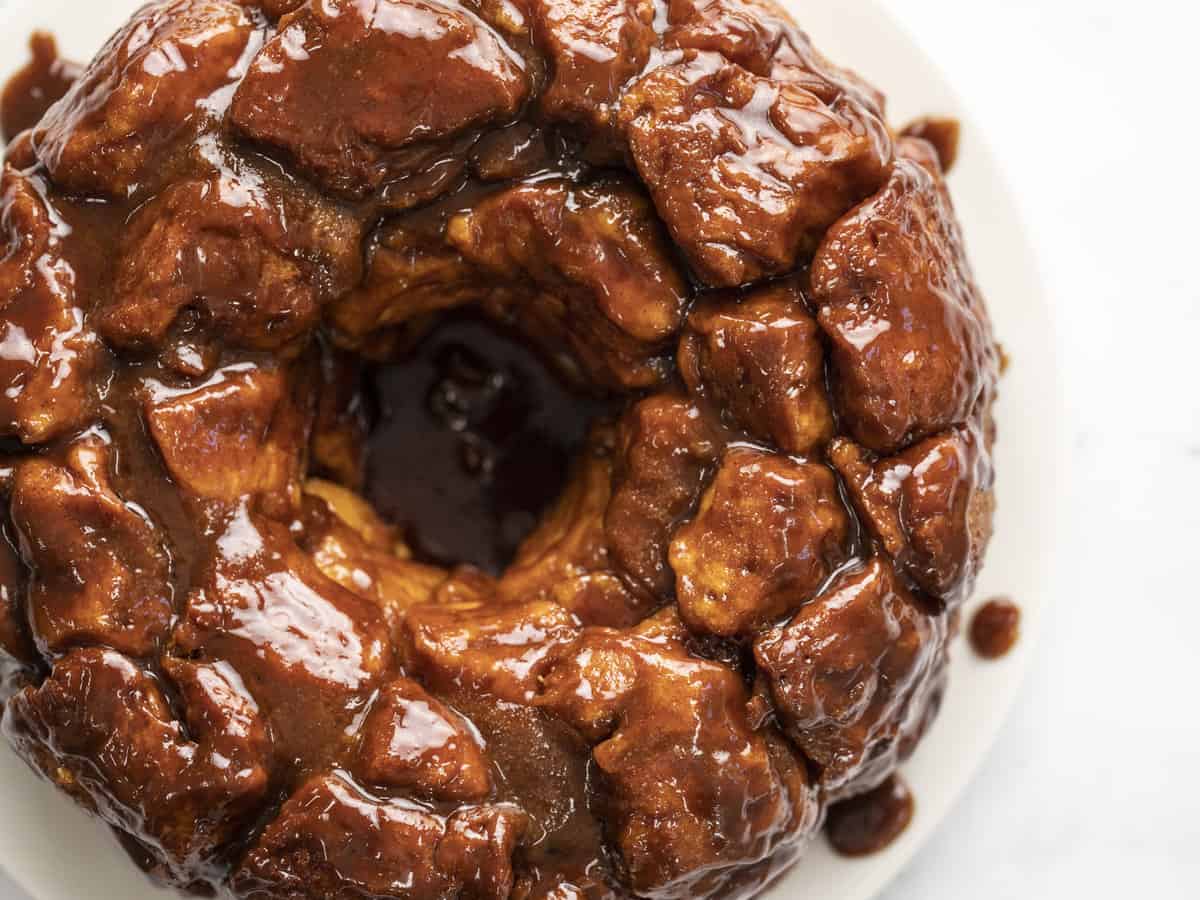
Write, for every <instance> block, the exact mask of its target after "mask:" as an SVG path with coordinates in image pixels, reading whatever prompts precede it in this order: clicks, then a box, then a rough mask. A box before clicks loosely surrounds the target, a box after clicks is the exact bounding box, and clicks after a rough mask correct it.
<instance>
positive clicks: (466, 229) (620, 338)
mask: <svg viewBox="0 0 1200 900" xmlns="http://www.w3.org/2000/svg"><path fill="white" fill-rule="evenodd" d="M447 236H448V238H449V240H450V243H451V244H453V245H454V247H456V248H457V249H458V250H459V252H461V253H462V254H463V256H464V257H466V258H467V260H468V261H470V262H472V263H474V264H475V265H476V266H478V267H479V268H480V269H482V270H483V271H484V272H485V273H487V274H488V275H490V276H491V277H492V278H502V279H505V281H507V282H508V284H507V286H506V287H505V288H502V289H499V290H496V291H494V292H493V293H492V295H491V297H490V299H489V301H488V302H489V305H491V306H492V307H493V309H494V310H495V311H496V313H497V314H498V315H500V316H502V317H504V318H510V319H511V320H513V321H514V322H515V323H516V324H517V325H518V327H520V328H521V329H522V330H523V331H524V332H526V334H528V335H529V336H530V337H531V338H532V340H533V341H534V342H535V343H537V344H538V345H540V346H541V347H543V348H544V349H545V350H546V352H548V353H550V354H551V355H553V356H555V357H557V358H564V349H569V350H570V356H569V357H565V358H564V359H563V362H564V365H565V366H566V367H567V368H568V369H582V371H583V373H584V375H585V376H586V378H587V379H589V380H593V381H594V382H597V383H599V384H600V385H601V386H604V387H609V388H614V389H632V388H640V387H650V386H652V385H654V384H656V383H658V382H660V381H661V380H662V379H663V378H664V372H663V360H662V356H663V355H664V352H665V351H666V350H667V346H666V345H667V342H668V341H669V340H670V339H671V338H672V337H673V336H674V335H675V334H676V333H677V332H678V330H679V328H680V327H681V326H682V324H683V314H684V307H685V305H686V303H687V285H686V284H685V282H684V280H683V277H682V275H680V273H679V272H678V270H677V269H676V267H675V265H674V263H673V262H672V260H671V257H670V253H669V251H668V249H667V244H666V241H665V240H664V236H663V234H662V233H661V230H660V226H659V225H658V223H657V221H656V220H655V217H654V213H653V210H652V209H651V208H650V204H649V203H648V202H647V200H646V198H645V196H644V195H643V194H642V193H641V192H640V191H639V190H638V189H637V188H636V187H635V186H634V185H633V184H632V183H631V182H628V181H626V180H624V179H606V180H600V181H594V182H590V183H586V184H584V185H582V186H580V185H576V184H573V183H571V182H570V181H567V180H564V179H548V180H543V181H537V182H533V183H529V184H519V185H517V186H515V187H513V188H510V189H508V190H505V191H501V192H500V193H498V194H494V195H492V196H490V197H488V198H486V199H484V200H483V201H481V202H480V203H478V204H477V205H476V206H475V207H473V208H472V209H470V210H469V211H467V212H466V213H464V214H462V215H460V216H457V217H455V218H454V219H452V220H451V221H450V223H449V226H448V229H447ZM530 282H532V285H533V288H534V289H533V290H530V289H529V287H528V285H529V283H530ZM564 345H565V346H564ZM572 358H573V360H574V361H573V362H572V361H571V359H572Z"/></svg>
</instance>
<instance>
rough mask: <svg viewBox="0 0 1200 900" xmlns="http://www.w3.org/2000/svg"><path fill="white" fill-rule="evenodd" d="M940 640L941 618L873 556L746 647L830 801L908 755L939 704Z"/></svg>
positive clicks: (872, 782)
mask: <svg viewBox="0 0 1200 900" xmlns="http://www.w3.org/2000/svg"><path fill="white" fill-rule="evenodd" d="M945 640H946V620H945V618H944V617H943V616H937V615H932V614H931V613H930V612H929V611H927V610H926V609H924V608H922V606H921V605H920V604H919V603H918V601H917V600H916V599H915V598H914V597H913V595H912V594H911V593H909V591H907V590H906V589H905V588H904V586H903V585H902V584H900V582H899V581H898V579H897V578H896V575H895V572H894V570H893V569H892V565H891V562H890V561H888V560H887V559H880V558H876V559H873V560H872V561H871V562H870V563H868V564H867V565H866V566H865V567H863V568H861V569H858V570H857V571H852V572H848V573H846V574H845V575H843V576H841V577H839V578H838V579H837V580H836V581H835V582H834V583H833V584H832V585H831V586H830V587H829V588H828V589H827V590H825V591H824V592H822V593H821V594H820V595H819V596H818V597H816V598H815V599H814V600H813V601H812V602H810V603H808V604H806V605H805V606H803V607H801V609H800V611H799V612H798V613H797V614H796V615H795V617H794V618H793V619H792V620H791V621H790V622H789V623H788V624H786V625H784V626H781V627H779V628H776V629H773V630H772V631H770V632H767V633H766V634H764V635H763V636H761V637H760V638H759V639H758V640H757V641H756V642H755V644H754V657H755V659H756V660H757V662H758V665H759V672H760V675H761V677H762V678H763V679H764V681H765V684H766V688H767V690H768V692H769V695H770V698H771V700H772V701H773V703H774V706H775V709H776V711H777V713H778V715H779V718H780V721H781V724H782V725H783V728H784V730H785V732H786V733H787V734H788V736H789V737H791V739H792V740H793V741H795V743H796V746H798V747H799V748H800V749H801V750H802V751H803V752H804V755H805V756H807V757H808V758H809V759H810V760H812V761H813V762H814V763H816V764H817V765H819V766H821V768H822V771H821V786H822V787H823V788H824V789H825V790H826V791H827V792H829V793H830V794H831V795H832V796H834V797H838V796H848V795H853V794H857V793H862V792H863V791H866V790H870V789H871V788H872V787H874V786H876V785H877V784H878V783H879V782H880V781H882V780H883V779H884V778H885V777H886V776H887V775H888V774H889V773H890V772H891V771H892V770H893V769H894V768H895V766H896V764H897V762H898V760H899V759H900V758H901V757H902V754H903V752H904V751H905V749H906V748H909V749H910V748H911V741H912V740H913V739H914V736H915V735H917V734H919V732H920V731H921V730H922V729H923V728H924V726H925V723H926V721H927V717H928V715H929V714H930V712H931V709H936V701H937V698H938V697H940V688H941V678H942V670H943V668H944V666H945Z"/></svg>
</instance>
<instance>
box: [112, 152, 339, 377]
mask: <svg viewBox="0 0 1200 900" xmlns="http://www.w3.org/2000/svg"><path fill="white" fill-rule="evenodd" d="M360 242H361V233H360V226H359V224H358V222H356V221H355V220H354V219H353V218H352V217H351V216H349V215H348V214H346V213H345V212H344V211H343V210H341V209H340V208H339V207H338V206H336V205H334V204H333V203H332V202H331V201H329V200H327V199H325V198H323V197H321V196H320V195H318V194H316V193H315V192H310V191H306V190H304V189H302V188H300V187H299V186H297V185H294V184H286V183H284V182H282V181H281V180H279V179H274V180H268V179H267V178H265V177H264V176H263V175H262V174H261V173H260V172H258V171H257V170H255V169H254V168H252V167H250V166H249V165H246V164H238V165H236V167H234V168H224V169H223V170H222V171H221V172H220V173H218V174H216V175H212V176H210V177H208V178H204V179H194V180H187V181H183V182H179V183H177V184H175V185H172V186H171V187H170V188H168V189H167V190H166V191H164V192H163V193H162V194H160V195H159V196H158V197H156V198H155V199H154V200H152V201H151V202H150V203H148V204H147V205H146V206H144V207H143V208H142V209H141V210H140V211H139V212H138V213H137V215H136V216H134V218H133V219H132V221H131V222H130V225H129V227H128V228H127V229H126V230H125V231H124V233H123V235H122V253H121V259H120V261H119V262H118V265H117V274H116V285H115V288H114V290H113V292H112V295H111V297H109V298H108V300H107V302H105V303H104V304H103V305H102V306H101V307H100V309H99V310H98V311H97V317H96V319H97V328H98V330H99V331H100V333H101V334H102V335H103V336H104V338H105V339H106V340H107V341H109V342H110V343H112V344H113V345H115V346H116V347H119V348H121V349H124V350H135V351H137V350H142V351H144V350H157V351H164V357H165V358H166V359H167V361H168V363H169V364H171V365H172V366H173V368H176V369H177V370H179V371H181V372H182V373H183V374H187V375H198V374H203V373H204V372H207V371H208V370H209V369H211V367H212V363H213V361H214V356H215V355H216V354H217V353H219V351H220V348H221V347H224V346H228V347H235V348H246V349H251V350H271V351H278V352H281V353H283V354H284V355H294V351H295V350H296V349H297V348H299V347H300V346H301V345H303V344H304V343H305V342H306V341H307V340H308V338H309V336H310V334H311V333H312V331H313V329H315V328H316V326H317V324H318V322H319V320H320V314H321V307H322V306H323V305H324V304H325V303H327V302H329V301H330V300H332V299H333V298H334V297H337V296H340V295H341V294H342V293H344V292H345V291H347V290H348V289H349V288H350V287H351V286H353V285H354V284H355V283H357V281H358V280H359V276H360V270H361V260H360V249H359V247H360ZM289 351H291V352H290V353H289Z"/></svg>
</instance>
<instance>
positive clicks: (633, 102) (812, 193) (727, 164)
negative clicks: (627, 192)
mask: <svg viewBox="0 0 1200 900" xmlns="http://www.w3.org/2000/svg"><path fill="white" fill-rule="evenodd" d="M809 87H810V85H805V84H803V83H793V82H792V81H789V80H779V79H775V78H771V77H764V76H760V75H755V74H753V73H751V72H749V71H747V70H746V69H744V68H742V67H741V66H739V65H735V64H733V63H730V62H729V61H727V60H726V59H725V58H724V57H722V56H719V55H717V54H716V53H711V52H696V51H688V52H686V53H685V54H684V55H683V58H682V60H680V61H679V62H675V63H672V64H670V65H664V66H662V67H660V68H656V69H652V70H651V71H650V72H649V73H648V74H646V75H643V76H642V77H641V78H639V79H638V80H637V81H635V82H634V83H633V84H632V85H631V86H630V88H629V89H628V90H627V91H626V93H625V95H624V98H623V99H622V101H621V124H622V126H623V127H624V129H625V134H626V136H627V139H628V141H629V149H630V152H631V154H632V156H633V159H634V161H635V162H636V164H637V171H638V173H639V174H640V175H641V177H642V180H643V181H645V182H646V186H647V187H648V188H649V189H650V194H651V196H652V197H653V198H654V204H655V206H656V207H657V209H658V214H659V215H660V216H661V217H662V219H663V221H664V222H666V224H667V227H668V228H669V229H670V231H671V236H672V237H674V239H675V241H676V243H678V244H679V246H680V247H681V248H682V250H683V252H684V254H685V255H686V257H687V259H688V262H690V263H691V265H692V268H693V269H694V270H695V272H696V274H697V275H698V276H699V277H700V279H701V280H702V281H704V282H705V283H707V284H709V285H712V286H716V287H731V286H735V285H739V284H745V283H748V282H752V281H757V280H759V279H761V278H763V277H765V276H769V275H774V274H782V273H784V272H788V271H790V270H791V269H794V268H795V267H796V266H797V265H798V264H800V263H802V262H804V261H806V260H807V259H808V258H809V257H810V256H811V254H812V252H813V251H814V250H815V249H816V247H817V244H818V242H819V241H820V240H821V237H822V235H823V234H824V233H825V230H826V229H827V228H828V227H829V226H830V225H832V224H833V223H834V222H835V221H837V219H838V218H839V217H840V216H841V215H842V214H843V213H845V212H846V210H848V209H849V208H850V207H852V206H853V205H854V204H855V203H857V202H858V201H859V200H861V199H862V198H863V197H866V196H869V195H870V194H871V193H872V192H873V191H874V190H875V189H876V188H878V187H879V185H880V184H882V183H883V181H884V179H885V178H886V175H887V164H888V162H889V160H890V156H891V146H890V142H889V141H888V140H887V138H886V134H884V135H883V136H881V135H880V133H879V132H878V130H877V129H876V128H875V127H868V126H867V125H866V124H864V121H863V119H862V115H861V114H862V110H861V108H860V107H859V105H858V103H857V101H854V100H853V99H851V98H849V97H845V96H840V95H839V97H838V99H836V100H833V101H832V102H831V103H827V102H826V101H824V100H822V99H821V97H820V96H819V95H818V94H816V93H813V92H812V91H811V90H809V89H808V88H809Z"/></svg>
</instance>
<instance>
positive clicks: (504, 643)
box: [402, 600, 580, 703]
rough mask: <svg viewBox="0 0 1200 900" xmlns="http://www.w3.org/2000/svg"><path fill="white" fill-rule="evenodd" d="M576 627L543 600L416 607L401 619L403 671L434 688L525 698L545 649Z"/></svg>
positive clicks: (567, 638)
mask: <svg viewBox="0 0 1200 900" xmlns="http://www.w3.org/2000/svg"><path fill="white" fill-rule="evenodd" d="M579 627H580V625H579V620H578V619H576V618H575V617H574V616H573V615H571V613H569V612H567V610H565V609H563V607H561V606H559V605H558V604H557V603H554V602H553V601H550V600H541V601H535V602H533V603H526V604H502V605H495V604H484V603H480V602H468V601H463V602H460V603H456V604H453V605H451V604H445V603H442V604H437V605H428V606H417V607H413V609H411V610H410V611H409V613H408V615H407V616H406V617H405V619H404V628H403V631H404V639H403V644H402V646H403V657H404V668H405V671H407V672H408V673H409V674H410V675H412V676H413V677H414V678H419V679H420V680H421V682H422V683H423V684H425V685H427V686H428V687H429V689H430V690H433V691H435V692H438V693H442V692H445V691H462V692H466V693H468V694H472V695H477V694H487V695H490V696H491V697H492V698H495V699H496V700H500V701H507V702H510V703H529V702H530V701H532V700H533V699H534V697H536V696H537V693H538V690H539V684H538V676H539V673H540V672H541V671H542V670H543V668H544V666H545V665H546V662H547V660H548V659H549V657H550V655H551V653H553V652H554V650H555V649H556V648H558V647H561V646H562V645H564V644H568V643H570V642H571V641H573V640H574V639H575V637H576V635H577V634H578V633H579Z"/></svg>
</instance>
